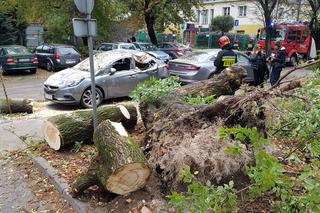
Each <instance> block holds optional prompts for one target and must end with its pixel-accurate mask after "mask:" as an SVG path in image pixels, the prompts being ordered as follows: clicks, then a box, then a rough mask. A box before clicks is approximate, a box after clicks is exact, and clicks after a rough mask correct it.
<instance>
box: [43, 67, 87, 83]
mask: <svg viewBox="0 0 320 213" xmlns="http://www.w3.org/2000/svg"><path fill="white" fill-rule="evenodd" d="M89 77H90V72H86V71H81V70H78V69H73V68H69V69H65V70H62V71H60V72H57V73H55V74H53V75H51V76H50V77H49V78H48V79H47V80H46V81H45V82H44V84H45V85H50V86H57V87H61V86H66V82H67V81H72V80H78V79H79V80H80V79H84V78H89Z"/></svg>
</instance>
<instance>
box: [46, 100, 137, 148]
mask: <svg viewBox="0 0 320 213" xmlns="http://www.w3.org/2000/svg"><path fill="white" fill-rule="evenodd" d="M97 115H98V123H101V122H103V121H105V120H111V121H114V122H121V123H122V124H123V125H124V126H125V127H126V128H127V129H131V128H133V127H134V126H135V125H136V124H137V110H136V107H135V106H133V105H126V106H124V105H119V106H106V107H99V108H98V110H97ZM43 133H44V137H45V140H46V141H47V143H48V144H49V146H50V147H51V148H53V149H54V150H60V149H61V148H63V147H65V146H68V145H72V144H74V143H75V142H77V141H78V142H84V143H91V142H92V138H93V118H92V110H79V111H76V112H73V113H70V114H63V115H57V116H53V117H51V118H49V119H48V120H47V121H45V122H44V124H43Z"/></svg>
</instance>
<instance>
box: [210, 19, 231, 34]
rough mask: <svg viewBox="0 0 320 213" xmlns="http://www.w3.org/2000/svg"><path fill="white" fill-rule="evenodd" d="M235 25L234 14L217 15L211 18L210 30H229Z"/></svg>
mask: <svg viewBox="0 0 320 213" xmlns="http://www.w3.org/2000/svg"><path fill="white" fill-rule="evenodd" d="M233 25H234V19H233V17H232V16H216V17H214V18H213V19H212V20H211V24H210V30H211V31H220V32H229V31H230V30H232V28H233Z"/></svg>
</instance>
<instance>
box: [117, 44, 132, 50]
mask: <svg viewBox="0 0 320 213" xmlns="http://www.w3.org/2000/svg"><path fill="white" fill-rule="evenodd" d="M121 49H125V50H135V49H136V48H135V46H134V45H121Z"/></svg>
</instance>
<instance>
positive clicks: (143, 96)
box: [130, 76, 181, 104]
mask: <svg viewBox="0 0 320 213" xmlns="http://www.w3.org/2000/svg"><path fill="white" fill-rule="evenodd" d="M180 87H181V85H180V83H179V78H178V77H175V76H171V77H169V78H166V79H160V80H159V79H156V78H155V77H152V78H150V79H149V80H147V81H145V82H143V83H140V84H138V85H137V86H136V88H135V89H134V90H133V92H132V93H131V95H130V97H131V98H132V99H133V100H136V101H143V102H146V103H151V104H156V103H158V101H159V100H160V99H161V98H163V97H164V96H168V95H171V94H173V93H174V92H175V91H176V89H178V88H180Z"/></svg>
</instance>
